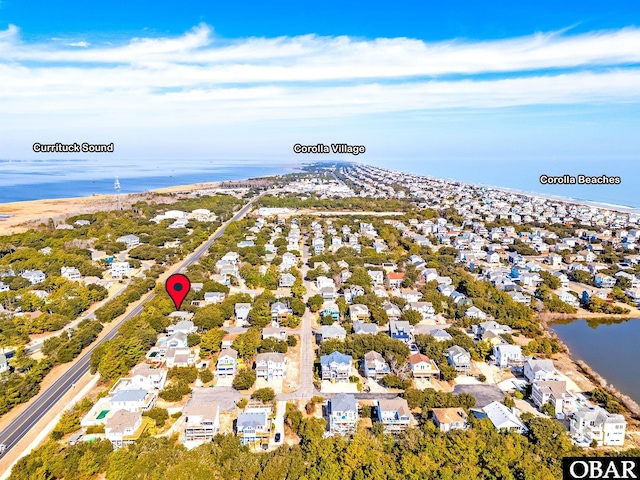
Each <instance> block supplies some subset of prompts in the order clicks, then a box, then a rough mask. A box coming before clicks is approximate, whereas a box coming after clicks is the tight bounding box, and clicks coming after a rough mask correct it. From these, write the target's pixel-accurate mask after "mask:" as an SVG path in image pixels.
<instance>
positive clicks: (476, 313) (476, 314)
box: [464, 306, 487, 320]
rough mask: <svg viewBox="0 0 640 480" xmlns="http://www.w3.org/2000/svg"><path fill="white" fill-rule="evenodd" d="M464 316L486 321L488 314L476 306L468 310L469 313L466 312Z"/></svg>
mask: <svg viewBox="0 0 640 480" xmlns="http://www.w3.org/2000/svg"><path fill="white" fill-rule="evenodd" d="M464 316H465V317H468V318H473V319H476V320H485V319H486V318H487V314H486V313H484V312H483V311H482V310H480V309H479V308H478V307H476V306H472V307H469V308H467V311H466V312H464Z"/></svg>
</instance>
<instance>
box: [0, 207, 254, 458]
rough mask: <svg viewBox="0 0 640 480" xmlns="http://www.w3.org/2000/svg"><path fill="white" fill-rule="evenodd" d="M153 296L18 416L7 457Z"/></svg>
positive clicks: (0, 438) (189, 261)
mask: <svg viewBox="0 0 640 480" xmlns="http://www.w3.org/2000/svg"><path fill="white" fill-rule="evenodd" d="M257 198H259V197H257ZM257 198H254V199H252V200H251V201H250V202H249V203H247V205H245V206H244V207H243V208H242V209H241V210H240V211H238V213H236V214H235V215H234V216H233V218H232V219H231V220H228V221H227V222H225V223H224V224H223V225H222V227H221V228H220V229H219V230H218V232H216V234H215V235H213V236H212V237H211V238H210V239H209V240H207V241H206V242H205V243H204V244H202V246H200V247H199V248H198V249H197V250H196V251H195V252H193V253H192V254H191V255H190V256H189V257H187V258H186V259H185V260H184V261H183V263H182V266H181V267H180V268H179V269H178V270H177V271H178V272H184V271H185V270H186V268H187V267H189V266H190V265H193V264H194V263H195V262H197V261H198V259H199V258H200V257H201V256H202V255H204V254H205V253H206V252H207V250H208V249H209V247H210V246H211V244H212V243H213V242H214V241H215V240H216V239H217V238H219V237H220V236H221V235H222V234H223V233H224V230H225V228H226V227H227V225H228V224H229V223H231V222H232V221H235V220H238V219H239V218H241V217H242V216H243V215H244V214H246V213H247V212H248V211H249V209H250V208H251V206H252V205H253V202H254V201H255V200H257ZM153 297H154V294H153V292H151V293H149V294H147V296H146V297H144V298H143V300H142V302H140V304H139V305H138V306H137V307H136V308H134V309H133V310H132V311H131V312H130V313H129V314H128V315H127V316H125V317H124V318H123V319H122V320H120V321H119V322H118V323H117V325H116V327H115V328H114V329H113V330H112V331H110V332H109V333H108V334H107V335H105V337H104V338H102V339H100V340H98V341H97V342H96V343H95V344H94V345H93V346H92V347H91V349H90V350H89V351H88V352H86V353H85V354H84V355H82V356H81V357H80V358H79V359H78V360H77V361H76V363H74V364H73V366H72V367H71V368H70V369H69V370H68V371H67V372H66V373H64V374H63V375H62V376H61V377H60V378H59V379H58V380H56V381H55V382H54V383H53V385H51V386H50V387H49V388H48V389H47V390H45V391H44V392H42V393H41V394H40V395H39V396H38V397H37V398H36V399H35V400H33V401H32V402H31V404H30V405H29V406H28V407H27V408H26V409H25V410H24V412H22V413H21V414H20V415H18V417H16V418H15V419H14V420H13V421H12V422H11V423H10V424H9V426H7V428H5V429H4V430H3V431H2V432H0V444H5V445H6V446H7V447H6V450H5V452H4V454H3V456H4V455H6V452H8V451H9V450H11V448H13V447H14V446H15V445H16V444H17V443H18V442H19V441H20V440H21V439H22V437H24V436H25V435H26V433H27V432H28V431H29V430H30V429H31V428H33V427H34V426H35V425H36V424H37V423H38V421H39V420H40V419H41V418H43V417H44V416H45V415H46V413H47V412H48V411H49V410H50V409H51V408H52V407H53V406H54V405H55V404H56V403H57V402H58V401H59V400H60V399H61V398H62V397H63V396H64V395H65V394H66V393H67V392H68V391H69V390H71V389H72V388H73V387H74V386H75V383H76V382H77V381H78V380H80V378H81V377H82V376H83V375H85V374H86V373H87V372H88V371H89V364H90V361H91V354H92V353H93V351H94V350H95V349H96V348H97V347H98V345H100V344H101V343H102V342H105V341H107V340H111V339H113V338H114V337H115V336H116V335H117V333H118V329H119V328H120V326H121V325H122V324H123V323H124V322H126V321H127V320H129V319H131V318H132V317H134V316H136V315H139V314H140V313H141V312H142V309H143V308H144V304H145V303H146V302H148V301H149V300H151V299H153Z"/></svg>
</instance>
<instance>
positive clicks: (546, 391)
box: [531, 380, 573, 415]
mask: <svg viewBox="0 0 640 480" xmlns="http://www.w3.org/2000/svg"><path fill="white" fill-rule="evenodd" d="M531 399H532V400H533V403H534V404H535V406H536V407H538V408H542V406H543V405H544V404H545V403H550V404H551V405H553V408H554V411H555V413H556V415H558V414H561V413H564V406H565V403H567V404H568V403H570V402H571V401H572V399H573V395H571V394H570V393H569V392H568V391H567V382H565V381H564V380H534V382H533V384H532V385H531Z"/></svg>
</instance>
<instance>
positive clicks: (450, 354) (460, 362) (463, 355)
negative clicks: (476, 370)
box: [447, 345, 471, 374]
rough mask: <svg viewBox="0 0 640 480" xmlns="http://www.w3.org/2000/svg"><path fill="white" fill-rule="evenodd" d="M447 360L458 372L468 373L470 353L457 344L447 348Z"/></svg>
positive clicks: (469, 369)
mask: <svg viewBox="0 0 640 480" xmlns="http://www.w3.org/2000/svg"><path fill="white" fill-rule="evenodd" d="M447 362H449V365H451V366H452V367H454V368H455V369H456V372H458V373H464V374H469V372H470V371H471V354H470V353H469V352H467V351H466V350H465V349H464V348H462V347H460V346H458V345H454V346H452V347H449V348H448V349H447Z"/></svg>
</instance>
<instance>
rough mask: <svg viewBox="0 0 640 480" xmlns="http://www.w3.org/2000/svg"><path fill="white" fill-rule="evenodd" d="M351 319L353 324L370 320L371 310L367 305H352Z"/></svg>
mask: <svg viewBox="0 0 640 480" xmlns="http://www.w3.org/2000/svg"><path fill="white" fill-rule="evenodd" d="M349 318H350V319H351V321H352V322H355V321H356V320H368V319H369V308H368V307H367V306H366V305H362V304H361V303H356V304H354V305H350V306H349Z"/></svg>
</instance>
